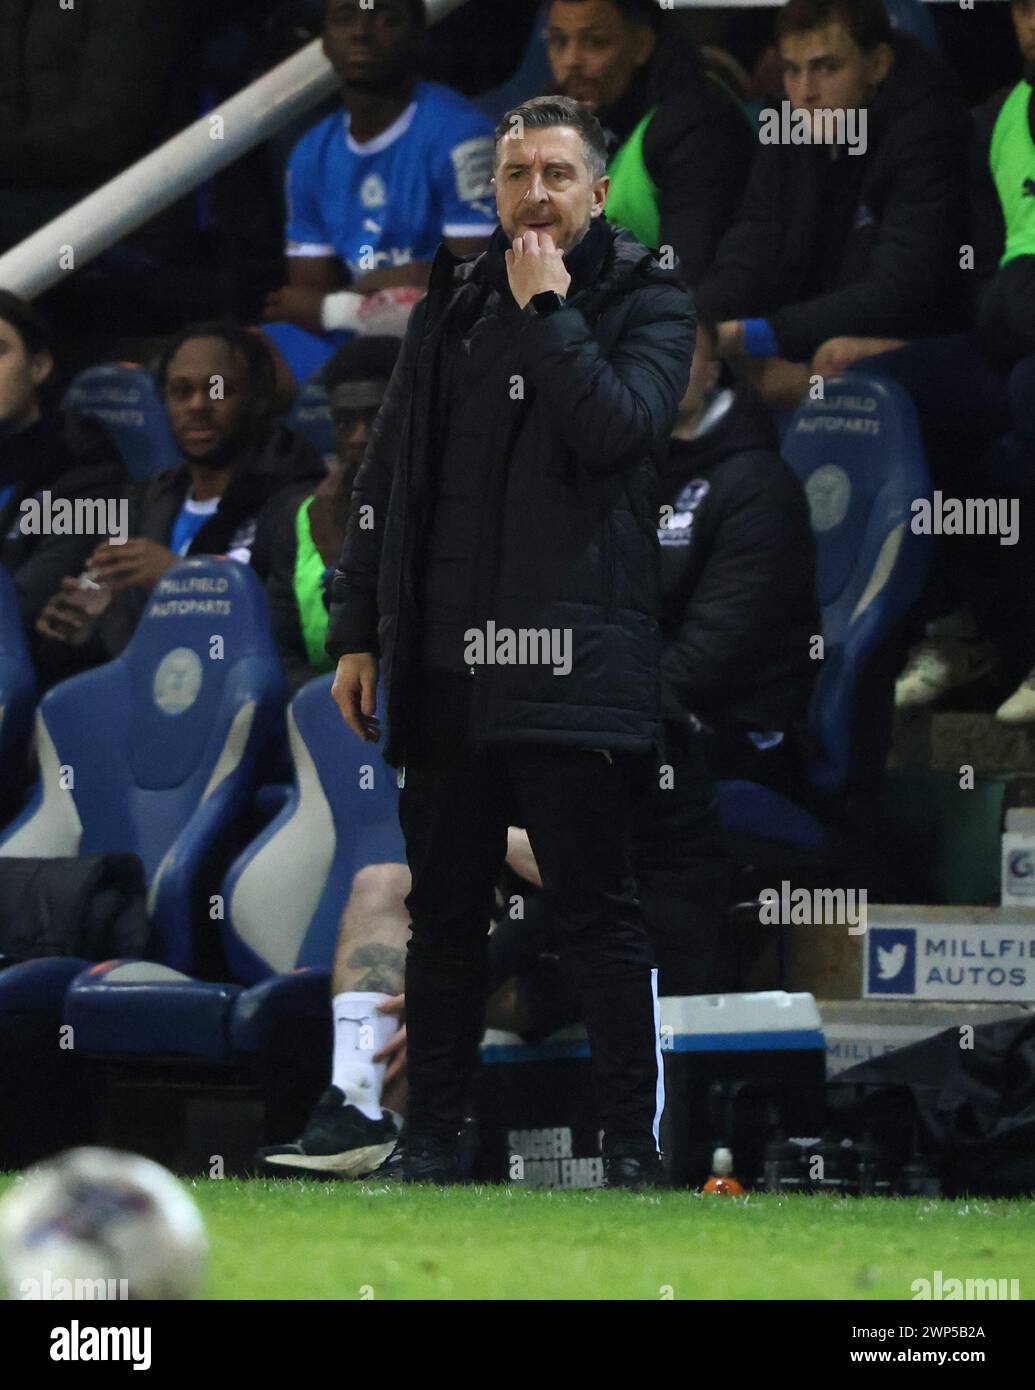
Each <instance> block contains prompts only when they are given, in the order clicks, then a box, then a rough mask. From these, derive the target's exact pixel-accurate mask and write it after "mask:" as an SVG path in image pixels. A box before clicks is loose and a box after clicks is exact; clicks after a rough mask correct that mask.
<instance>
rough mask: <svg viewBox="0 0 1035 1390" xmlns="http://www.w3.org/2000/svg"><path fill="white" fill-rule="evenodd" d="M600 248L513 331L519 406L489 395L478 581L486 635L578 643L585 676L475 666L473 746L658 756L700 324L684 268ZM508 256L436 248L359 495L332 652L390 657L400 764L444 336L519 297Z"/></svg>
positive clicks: (394, 747) (622, 242)
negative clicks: (664, 472)
mask: <svg viewBox="0 0 1035 1390" xmlns="http://www.w3.org/2000/svg"><path fill="white" fill-rule="evenodd" d="M589 236H593V237H595V238H599V239H600V244H601V246H602V249H603V255H602V258H601V264H600V269H599V272H598V273H597V274H596V275H595V276H594V277H593V279H592V281H591V282H590V283H589V284H588V285H587V286H586V287H585V288H583V289H581V290H578V291H577V292H572V293H571V294H570V297H569V300H568V304H567V306H566V307H565V308H564V309H562V310H561V311H560V312H557V313H554V314H553V315H551V316H549V317H547V318H538V317H536V316H535V315H534V313H532V312H529V311H527V310H526V312H525V313H524V314H519V315H517V316H516V319H515V328H514V333H513V338H512V347H511V353H510V363H511V364H512V367H513V372H512V374H511V376H512V377H515V378H516V377H519V378H520V379H521V383H522V384H523V391H522V390H520V389H514V390H508V391H502V390H494V391H491V392H487V393H486V399H485V401H484V438H485V451H484V455H483V457H484V459H485V474H484V476H485V505H484V509H483V512H482V518H483V521H482V534H481V536H480V538H479V548H478V553H477V561H478V563H477V565H476V570H477V574H476V577H475V610H474V611H475V612H477V613H478V614H479V615H480V618H481V628H482V630H483V631H484V630H485V626H486V624H487V623H488V621H489V620H490V619H491V620H493V621H495V623H496V625H497V628H510V629H515V630H520V629H523V628H536V629H541V628H547V629H558V630H560V631H561V632H564V631H565V630H570V632H571V653H572V669H571V671H570V673H569V674H567V675H563V676H562V675H554V674H553V671H552V669H551V667H550V666H549V665H524V666H522V665H485V666H483V667H479V668H477V670H476V676H475V684H476V691H475V701H474V729H473V733H474V736H475V738H476V740H477V741H478V742H484V741H490V740H491V741H504V740H506V741H515V742H528V743H543V744H555V745H569V746H571V745H574V746H580V747H588V748H597V747H599V748H612V749H624V750H628V751H630V752H646V751H648V750H649V749H651V748H653V747H655V746H656V744H657V741H658V737H659V734H660V680H659V674H658V662H659V658H660V645H661V644H660V629H659V622H658V602H659V599H658V568H659V566H658V542H657V507H658V495H657V493H658V476H657V470H658V462H659V459H660V458H661V457H662V456H663V453H664V449H665V447H666V443H667V439H668V435H669V431H670V429H671V426H672V422H673V420H674V418H675V412H676V408H677V406H678V403H679V401H680V399H681V397H682V394H683V392H684V391H685V389H686V384H687V381H688V378H689V371H690V360H691V357H692V355H693V345H694V318H693V311H692V309H691V307H690V304H689V301H688V299H687V296H686V293H685V291H684V290H682V288H681V286H680V282H679V274H678V270H673V271H668V270H664V269H662V268H661V266H660V264H659V263H658V261H657V259H656V258H655V257H654V256H653V255H652V254H651V253H650V252H649V251H646V250H645V249H644V248H643V247H642V246H641V245H640V243H639V242H638V241H636V239H635V238H634V237H632V236H631V235H630V234H629V233H628V232H624V231H616V230H615V229H614V228H613V227H611V226H610V225H609V224H608V223H607V222H606V221H603V220H600V221H598V222H596V223H594V224H592V225H591V228H590V231H589V233H587V237H589ZM507 244H508V243H507V241H506V238H505V237H504V236H503V233H502V230H501V229H500V228H497V229H496V232H495V234H494V236H493V238H492V241H491V243H490V248H489V250H488V251H486V252H485V253H483V255H481V256H479V257H477V258H476V259H474V260H471V261H464V262H462V263H461V262H457V260H456V258H455V257H454V256H452V255H451V253H450V252H449V251H448V249H447V248H446V247H441V248H440V249H439V253H438V255H437V256H436V258H435V263H434V265H433V267H432V273H431V280H430V283H429V287H428V293H427V295H426V297H425V298H424V299H423V300H421V302H420V303H419V304H418V305H417V307H416V309H415V310H414V313H413V317H412V319H411V320H410V324H409V327H408V329H407V333H406V337H405V340H404V342H403V347H402V352H401V353H400V356H399V360H398V363H397V365H396V368H395V372H394V373H393V376H392V380H391V382H390V384H389V387H388V393H387V395H386V397H385V402H384V405H383V406H382V408H381V412H380V414H379V415H378V418H377V421H376V422H375V425H374V428H373V432H372V436H371V440H370V444H369V445H368V448H367V452H366V456H365V458H364V461H363V464H362V466H361V468H360V471H359V474H358V475H357V479H356V484H355V487H354V489H353V496H352V517H351V520H350V524H349V530H348V533H347V535H346V539H345V545H344V547H343V550H342V558H341V563H340V565H339V569H338V572H337V574H336V575H335V578H334V584H333V598H332V606H331V624H330V630H329V633H328V640H327V650H328V652H329V653H330V654H331V655H332V656H335V657H337V656H340V655H342V654H343V653H346V652H358V651H369V652H374V653H375V654H378V655H379V656H380V660H381V674H382V677H383V680H384V684H385V691H386V698H387V709H386V725H387V730H386V734H387V736H386V746H385V754H384V756H385V759H386V761H387V762H388V763H389V764H390V765H391V766H398V765H399V764H400V763H402V762H405V759H406V749H407V741H408V734H409V730H410V729H411V728H412V726H413V719H414V716H415V713H416V711H415V708H414V700H413V698H412V691H413V685H414V677H415V674H416V666H417V654H418V652H419V646H420V633H419V631H418V620H419V596H418V595H419V586H420V571H421V563H420V550H421V546H422V541H423V539H424V538H425V537H426V535H427V531H428V524H429V511H430V480H431V476H432V467H433V458H434V455H433V450H434V448H435V441H434V439H433V438H432V437H431V436H432V432H433V431H432V429H431V428H429V425H430V423H431V422H433V421H434V419H435V407H436V403H437V401H438V398H439V391H440V380H439V378H440V370H441V366H442V363H441V360H440V359H441V356H442V354H441V345H442V341H443V336H444V318H445V315H446V313H447V311H449V312H451V313H455V314H457V315H459V316H460V317H461V318H462V319H463V320H464V321H470V322H473V321H474V320H475V319H476V318H477V317H478V316H479V314H480V313H482V312H483V311H484V309H485V308H486V307H490V306H491V301H492V297H493V296H495V297H496V298H497V300H502V295H507V296H509V289H508V288H507V286H506V282H505V280H503V282H502V289H501V288H500V284H501V277H502V275H505V264H504V260H503V253H504V250H505V248H506V246H507ZM501 268H502V270H501ZM511 304H513V301H512V300H511ZM514 395H520V396H522V398H521V399H517V400H515V399H513V396H514ZM368 509H369V510H368ZM371 521H372V525H370V522H371ZM365 526H369V529H364V527H365Z"/></svg>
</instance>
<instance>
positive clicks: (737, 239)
mask: <svg viewBox="0 0 1035 1390" xmlns="http://www.w3.org/2000/svg"><path fill="white" fill-rule="evenodd" d="M894 49H895V63H894V66H893V68H892V70H891V72H890V74H889V75H888V78H887V80H886V81H885V83H884V85H883V87H882V88H881V90H880V91H879V92H878V94H877V96H876V98H875V99H874V101H873V102H872V104H871V105H870V107H869V108H868V113H867V126H866V151H865V153H864V154H859V155H853V154H849V153H848V151H847V150H844V149H842V150H839V151H838V155H837V158H834V159H831V157H830V149H829V147H827V146H821V145H786V144H775V145H760V147H759V149H758V153H757V154H756V156H755V163H754V167H753V168H752V171H751V178H750V181H749V183H748V189H747V192H746V193H745V195H744V201H743V203H742V205H741V208H740V211H739V213H738V215H737V220H736V222H735V223H734V225H733V227H732V228H731V229H730V230H729V232H727V234H726V236H725V237H723V240H722V244H721V245H720V247H719V251H718V254H717V256H716V258H715V264H714V265H713V266H712V268H711V270H709V272H708V273H707V274H706V275H705V277H704V279H703V280H702V282H701V284H700V287H699V290H698V295H697V303H698V307H699V308H700V309H701V310H702V311H704V312H706V313H709V314H711V315H712V316H714V317H716V318H718V319H720V320H721V319H745V318H768V319H769V320H770V323H771V325H772V328H773V330H774V332H775V334H776V337H777V340H778V343H779V348H780V353H781V355H782V356H784V357H787V358H789V359H790V360H791V361H794V362H805V361H808V360H809V359H810V358H811V357H812V356H813V354H814V353H815V352H816V350H817V348H819V347H820V346H821V344H822V343H824V342H826V341H827V339H829V338H835V337H840V336H843V335H848V336H853V337H854V336H861V337H888V338H907V339H909V338H919V337H924V336H926V335H928V334H932V333H938V332H942V331H948V330H951V329H953V328H956V327H958V326H960V324H961V322H962V306H963V303H964V298H965V296H966V295H967V294H968V292H969V281H968V276H972V275H973V272H972V271H963V270H961V269H960V247H961V246H962V245H963V243H964V242H965V241H966V235H965V226H966V171H967V161H968V147H969V143H970V131H971V121H970V116H969V113H968V112H967V110H966V108H965V107H964V105H963V102H962V99H961V97H960V95H959V92H958V90H957V85H956V82H955V78H954V77H953V76H952V74H951V72H950V71H949V70H948V69H947V68H946V67H945V66H944V64H943V63H942V62H941V61H940V60H939V59H937V58H936V57H935V56H934V55H933V54H930V53H928V52H927V50H926V49H924V48H923V47H922V46H921V45H920V44H919V43H918V42H917V41H916V40H914V39H911V38H909V37H908V36H906V35H903V34H898V35H896V37H895V39H894ZM776 106H777V107H778V106H779V102H777V103H776Z"/></svg>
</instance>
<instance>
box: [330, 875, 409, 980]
mask: <svg viewBox="0 0 1035 1390" xmlns="http://www.w3.org/2000/svg"><path fill="white" fill-rule="evenodd" d="M409 891H410V871H409V869H408V868H407V867H406V866H405V864H371V865H368V866H367V868H365V869H360V871H359V873H358V874H357V875H356V877H355V878H354V879H353V881H352V892H351V893H350V894H349V900H348V903H347V904H346V907H345V911H344V913H343V914H342V919H341V927H340V929H339V932H338V949H337V952H336V954H335V958H334V973H333V975H332V977H331V993H332V995H335V994H344V993H345V992H346V991H348V990H355V991H358V992H360V993H368V994H402V992H403V981H404V978H405V967H406V943H407V941H408V940H409V939H410V914H409V913H408V912H407V910H406V904H405V898H406V895H407V893H408V892H409Z"/></svg>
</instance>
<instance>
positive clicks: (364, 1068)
mask: <svg viewBox="0 0 1035 1390" xmlns="http://www.w3.org/2000/svg"><path fill="white" fill-rule="evenodd" d="M389 997H390V996H389V995H387V994H360V993H357V992H355V991H352V990H347V991H346V992H345V993H344V994H336V995H335V996H334V999H333V1000H332V1001H331V1011H332V1014H333V1017H334V1065H333V1070H332V1075H331V1084H332V1085H334V1086H338V1087H339V1088H340V1089H341V1090H342V1091H344V1093H345V1104H346V1105H354V1106H355V1107H356V1109H357V1110H359V1111H360V1112H361V1113H362V1114H364V1115H366V1117H367V1119H368V1120H380V1119H381V1117H382V1112H381V1081H382V1078H383V1077H384V1074H385V1066H386V1065H387V1063H385V1062H376V1063H375V1062H374V1060H373V1057H374V1053H375V1052H380V1051H381V1049H382V1047H384V1045H385V1044H386V1043H387V1042H388V1040H389V1039H390V1038H391V1037H393V1035H394V1034H395V1033H396V1032H397V1031H398V1028H399V1020H398V1019H397V1018H396V1017H395V1015H394V1014H382V1013H378V1010H377V1006H378V1004H383V1003H384V1001H385V1000H386V999H388V998H389Z"/></svg>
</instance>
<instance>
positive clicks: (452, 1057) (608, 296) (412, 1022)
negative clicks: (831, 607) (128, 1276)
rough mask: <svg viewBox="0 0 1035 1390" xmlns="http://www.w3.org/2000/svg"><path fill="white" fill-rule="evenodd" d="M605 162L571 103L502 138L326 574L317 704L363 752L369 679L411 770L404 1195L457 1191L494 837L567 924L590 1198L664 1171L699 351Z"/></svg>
mask: <svg viewBox="0 0 1035 1390" xmlns="http://www.w3.org/2000/svg"><path fill="white" fill-rule="evenodd" d="M606 157H607V155H606V146H605V144H604V138H603V133H602V131H601V129H600V126H599V123H598V122H597V120H596V118H595V117H593V116H592V115H591V114H590V113H589V112H587V111H585V110H584V109H582V108H580V107H579V106H578V105H577V104H576V103H574V102H572V101H570V100H568V99H566V98H537V99H536V100H535V101H533V102H530V103H528V104H526V105H525V106H523V107H519V108H517V109H516V110H515V111H514V112H511V113H508V115H506V116H504V117H503V119H502V120H501V122H500V125H499V127H498V128H497V164H496V175H495V177H496V189H497V206H498V210H499V214H500V223H501V226H500V227H499V228H497V230H496V232H495V233H494V235H493V237H492V239H491V242H490V248H489V250H488V251H487V252H485V253H484V255H482V256H480V257H478V258H477V260H474V261H469V262H464V263H462V264H458V263H457V262H456V261H455V259H454V258H453V257H452V256H451V255H450V254H449V253H448V251H447V250H446V249H444V248H443V249H441V250H440V251H439V255H438V257H437V258H436V261H435V264H434V266H433V269H432V274H431V280H430V283H429V288H428V294H427V296H426V298H425V299H424V300H422V301H421V303H420V304H418V306H417V308H416V309H415V311H414V315H413V318H412V320H411V322H410V325H409V328H408V331H407V334H406V338H405V340H404V343H403V347H402V351H401V353H400V357H399V362H398V364H397V366H396V369H395V372H394V374H393V377H392V380H391V383H390V385H389V388H388V393H387V396H386V398H385V403H384V406H383V408H382V410H381V412H380V414H379V416H378V419H377V421H376V423H375V425H374V428H373V431H372V437H371V441H370V445H369V447H368V450H367V454H366V457H365V459H364V462H363V465H362V467H361V469H360V472H359V474H358V476H357V479H356V486H355V490H354V493H353V506H352V513H351V518H350V522H349V530H348V533H347V535H346V540H345V545H344V548H343V551H342V558H341V563H340V565H339V569H338V573H337V574H336V576H335V579H334V587H333V599H332V608H331V622H330V628H329V633H328V641H327V650H328V652H329V653H330V654H331V655H332V656H335V657H337V658H339V665H338V673H337V677H336V682H335V698H336V699H337V701H338V703H339V704H340V706H341V708H342V712H343V714H344V715H345V717H346V719H347V720H348V722H349V724H350V726H351V727H352V728H353V730H354V731H355V732H356V733H357V734H358V735H359V736H360V737H363V738H367V739H370V740H376V739H377V738H378V737H379V732H380V730H379V726H378V722H377V720H376V719H375V718H374V710H375V703H374V697H375V689H376V683H377V677H378V664H379V663H380V668H381V675H382V677H383V681H384V693H385V715H386V722H387V735H386V747H385V759H386V761H387V762H388V763H389V764H390V765H392V766H400V765H404V766H405V778H404V782H403V793H402V799H401V803H400V819H401V822H402V826H403V831H404V833H405V835H406V841H407V858H408V861H409V865H410V870H411V874H412V879H413V887H412V891H411V893H410V895H409V897H408V898H407V908H408V910H409V912H410V916H411V919H412V937H411V941H410V945H409V952H408V957H407V970H406V1005H407V1029H408V1035H409V1061H408V1066H409V1077H410V1112H409V1138H408V1140H407V1142H406V1144H405V1146H404V1148H403V1149H402V1150H400V1151H399V1152H398V1154H397V1155H393V1157H392V1159H391V1160H390V1164H392V1165H393V1171H395V1172H397V1174H398V1175H399V1176H400V1177H402V1178H403V1179H405V1180H422V1179H423V1180H432V1181H448V1180H449V1179H450V1178H451V1177H452V1176H454V1175H455V1174H456V1171H457V1142H456V1141H457V1132H458V1129H459V1125H460V1121H461V1119H462V1110H463V1104H464V1098H465V1095H466V1092H467V1087H468V1082H469V1079H470V1076H471V1072H472V1068H473V1066H474V1064H475V1062H476V1060H477V1046H478V1041H479V1038H480V1036H481V1032H482V1025H483V1020H484V1005H485V991H486V984H487V951H486V946H487V936H486V923H487V921H488V919H489V917H490V915H491V907H492V901H493V888H494V886H495V884H496V882H497V880H498V878H499V874H500V871H501V869H502V866H503V862H504V858H505V854H506V847H507V827H508V825H510V824H521V825H524V826H525V827H526V828H527V830H528V834H529V839H530V842H531V844H532V847H533V850H534V853H535V856H536V860H537V863H538V864H539V866H540V870H541V872H542V876H543V880H544V886H545V892H546V894H547V896H548V897H549V898H550V899H551V901H552V905H553V906H554V908H555V910H556V914H557V918H558V920H559V921H561V922H562V923H563V927H564V931H565V937H566V942H567V947H568V951H569V954H570V957H571V961H572V965H573V968H574V971H575V975H576V978H577V980H578V983H579V987H580V992H581V995H582V1003H583V1012H584V1016H585V1018H586V1022H587V1027H588V1030H589V1035H590V1042H591V1048H592V1053H593V1063H594V1076H595V1082H596V1087H597V1093H598V1104H599V1110H600V1119H601V1123H602V1126H603V1129H604V1132H605V1140H604V1156H605V1173H606V1179H607V1181H608V1182H610V1183H613V1184H618V1185H632V1184H639V1183H641V1182H643V1181H651V1180H655V1179H656V1178H657V1174H658V1150H657V1134H658V1120H659V1110H660V1105H659V1102H660V1101H661V1098H662V1095H663V1092H662V1089H661V1081H660V1074H659V1063H660V1053H659V1051H658V1032H657V1012H656V972H655V971H654V970H653V961H652V958H651V952H650V947H649V944H648V939H647V933H646V929H645V927H644V923H643V918H642V913H641V910H640V905H639V901H638V898H637V890H636V883H635V880H634V877H633V874H632V871H631V867H630V852H629V850H630V835H631V823H632V807H633V803H634V800H635V795H636V793H637V792H638V791H642V789H643V788H644V786H645V784H646V783H645V779H646V777H647V776H648V775H649V774H650V771H651V755H652V754H653V755H654V756H655V758H656V755H657V752H658V750H659V746H660V736H661V724H660V703H661V702H660V676H659V661H660V651H661V641H660V626H659V588H658V585H659V562H658V543H657V516H658V510H657V509H658V465H659V460H660V458H661V457H662V455H663V451H664V448H665V445H666V442H667V438H668V434H669V430H670V428H671V425H672V422H673V419H674V417H675V413H676V409H677V406H678V404H679V401H680V399H681V397H682V395H683V392H684V391H685V388H686V384H687V380H688V378H689V371H690V362H691V358H692V355H693V342H694V332H693V315H692V311H691V309H690V306H689V302H688V299H687V296H686V293H685V291H684V290H683V288H682V286H681V283H680V281H679V278H678V276H677V274H676V273H675V272H674V271H667V270H664V269H663V268H662V267H661V265H660V264H659V262H658V260H657V258H656V257H654V256H653V255H652V254H651V253H650V252H649V251H647V250H645V249H644V248H643V247H642V246H641V245H640V244H639V243H638V242H637V241H636V240H635V239H634V238H633V237H632V236H631V235H630V234H629V233H627V232H616V231H615V230H614V229H613V228H612V227H611V226H610V225H609V224H608V223H607V221H606V219H605V217H604V216H603V215H602V214H603V210H604V203H605V200H606V196H607V188H608V182H607V178H606V175H605V174H604V169H605V167H606ZM535 635H537V637H536V636H535ZM655 766H656V763H655Z"/></svg>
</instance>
